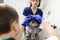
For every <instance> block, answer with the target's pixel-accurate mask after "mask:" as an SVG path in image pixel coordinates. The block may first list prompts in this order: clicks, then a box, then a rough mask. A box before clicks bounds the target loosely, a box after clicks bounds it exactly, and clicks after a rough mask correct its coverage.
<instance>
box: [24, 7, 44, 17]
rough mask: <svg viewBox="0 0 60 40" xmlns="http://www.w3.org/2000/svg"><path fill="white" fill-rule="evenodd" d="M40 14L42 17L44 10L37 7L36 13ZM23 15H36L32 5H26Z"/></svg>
mask: <svg viewBox="0 0 60 40" xmlns="http://www.w3.org/2000/svg"><path fill="white" fill-rule="evenodd" d="M37 14H39V15H40V16H41V17H42V16H43V12H42V10H41V9H39V8H38V9H37V12H36V13H35V15H37ZM23 15H24V16H28V15H34V14H33V12H32V9H31V7H26V8H25V9H24V11H23Z"/></svg>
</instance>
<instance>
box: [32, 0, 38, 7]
mask: <svg viewBox="0 0 60 40" xmlns="http://www.w3.org/2000/svg"><path fill="white" fill-rule="evenodd" d="M31 4H32V7H37V6H38V5H39V0H32V2H31Z"/></svg>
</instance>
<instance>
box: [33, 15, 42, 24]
mask: <svg viewBox="0 0 60 40" xmlns="http://www.w3.org/2000/svg"><path fill="white" fill-rule="evenodd" d="M33 18H34V20H36V21H37V23H38V24H41V22H42V17H41V16H40V15H34V16H33Z"/></svg>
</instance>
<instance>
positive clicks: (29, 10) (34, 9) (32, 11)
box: [23, 0, 43, 17]
mask: <svg viewBox="0 0 60 40" xmlns="http://www.w3.org/2000/svg"><path fill="white" fill-rule="evenodd" d="M40 3H41V0H30V7H26V8H25V9H24V11H23V16H24V17H26V16H28V15H37V14H39V15H40V16H41V17H42V16H43V11H42V10H41V9H39V8H38V7H39V6H40Z"/></svg>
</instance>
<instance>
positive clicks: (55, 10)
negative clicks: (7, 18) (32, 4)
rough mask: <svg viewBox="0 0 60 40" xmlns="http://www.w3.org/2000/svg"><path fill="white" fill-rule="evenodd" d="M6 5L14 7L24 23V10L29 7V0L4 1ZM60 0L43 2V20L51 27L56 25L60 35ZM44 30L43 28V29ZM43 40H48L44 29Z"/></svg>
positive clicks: (42, 32) (45, 0)
mask: <svg viewBox="0 0 60 40" xmlns="http://www.w3.org/2000/svg"><path fill="white" fill-rule="evenodd" d="M4 3H6V4H9V5H10V6H12V7H14V8H15V9H16V10H17V12H18V14H19V17H20V18H19V21H20V23H21V22H22V19H23V16H22V13H23V9H24V8H25V7H26V6H29V0H4ZM59 4H60V0H42V2H41V7H39V8H41V9H42V10H43V12H44V16H43V18H45V20H46V21H47V22H49V23H50V24H51V25H56V26H57V28H56V31H57V33H58V34H59V35H60V31H59V30H60V5H59ZM42 29H43V28H42ZM40 34H41V35H40V36H41V37H40V38H41V40H43V39H45V38H47V34H46V32H45V31H44V29H43V30H42V31H41V32H40Z"/></svg>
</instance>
